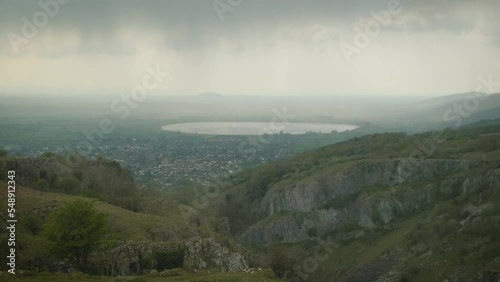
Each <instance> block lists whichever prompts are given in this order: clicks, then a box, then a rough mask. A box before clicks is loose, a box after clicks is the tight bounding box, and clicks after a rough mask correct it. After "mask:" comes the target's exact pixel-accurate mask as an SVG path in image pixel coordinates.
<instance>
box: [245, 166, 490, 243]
mask: <svg viewBox="0 0 500 282" xmlns="http://www.w3.org/2000/svg"><path fill="white" fill-rule="evenodd" d="M480 164H481V163H480V162H479V161H464V160H407V159H405V160H400V159H391V160H370V161H360V162H357V163H355V164H351V165H350V166H347V167H345V168H343V169H341V170H337V171H334V172H332V173H330V174H326V175H325V174H322V175H321V176H317V177H314V178H312V180H311V179H307V180H302V181H298V182H295V183H294V184H292V185H291V186H290V185H289V184H282V183H277V184H276V185H274V186H273V187H271V188H270V189H269V190H268V191H267V193H266V195H265V196H264V198H263V199H262V201H261V203H260V210H261V212H263V213H264V214H267V218H265V219H264V220H262V221H260V222H258V223H257V224H255V225H253V226H251V227H250V228H249V229H248V230H247V231H246V232H244V233H243V234H242V235H241V236H240V238H239V239H240V241H241V242H242V243H245V244H248V243H253V242H270V241H272V240H276V239H278V240H282V241H284V242H298V241H301V240H304V239H307V238H308V237H309V236H311V231H312V230H313V229H314V230H315V232H318V233H321V232H326V231H328V230H334V229H336V228H339V227H341V226H344V225H346V224H353V223H354V224H357V225H359V226H364V227H371V226H373V225H374V224H376V223H389V222H391V221H392V220H393V219H394V218H395V217H396V216H398V215H400V214H403V213H406V212H411V211H413V210H417V209H420V208H422V207H425V206H427V205H429V204H430V203H432V202H434V201H435V200H436V198H437V197H438V195H446V194H451V193H457V192H458V193H462V192H464V191H466V192H470V191H473V190H474V189H475V188H474V187H476V186H477V185H478V183H479V182H480V179H479V178H478V179H461V178H460V177H457V176H456V174H457V173H459V172H461V171H465V170H468V169H471V168H474V167H477V166H478V165H480ZM450 175H455V176H450ZM449 176H450V177H449ZM436 178H441V179H444V180H440V181H441V184H443V185H437V184H435V180H436ZM415 182H417V183H419V185H418V186H419V187H413V188H415V189H413V188H412V187H410V186H411V185H409V184H407V183H415ZM284 183H285V182H284ZM413 186H414V185H413ZM450 187H458V188H457V189H459V191H455V190H456V189H455V188H450ZM350 195H351V196H352V195H353V196H355V197H351V198H349V196H350ZM358 195H359V196H358ZM336 199H337V200H341V201H344V200H343V199H345V201H344V203H342V204H341V206H339V205H338V204H337V205H336V206H335V205H330V206H329V203H331V202H332V201H333V200H336Z"/></svg>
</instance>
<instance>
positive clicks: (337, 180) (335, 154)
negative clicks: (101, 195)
mask: <svg viewBox="0 0 500 282" xmlns="http://www.w3.org/2000/svg"><path fill="white" fill-rule="evenodd" d="M215 206H217V207H215ZM214 209H216V210H218V212H219V213H220V214H221V215H222V216H226V217H228V219H229V223H230V227H231V232H232V234H233V235H234V236H236V237H237V238H238V240H239V241H240V242H242V243H243V244H245V245H247V246H249V247H251V248H255V249H256V250H257V251H261V252H264V253H265V252H267V251H268V248H269V247H270V246H273V245H276V244H280V245H286V246H288V247H290V248H291V249H292V250H294V251H295V252H297V253H301V254H302V255H300V256H299V257H300V259H298V260H296V262H295V266H294V271H293V272H294V275H295V276H294V277H296V278H297V277H301V278H302V279H304V278H305V279H306V280H310V281H332V280H331V277H337V278H336V279H335V281H376V280H377V279H381V280H379V281H402V280H405V281H408V280H412V281H443V280H444V279H449V280H450V281H451V280H452V279H455V278H454V277H458V278H461V279H462V280H457V281H471V280H473V279H476V278H477V277H480V278H481V279H482V278H484V277H489V276H491V275H493V276H495V275H500V274H498V273H500V268H499V267H500V248H499V247H500V237H498V236H497V232H496V231H494V230H496V228H499V227H500V216H499V214H500V126H499V125H498V124H496V125H490V126H476V127H468V128H461V129H458V130H444V131H440V132H428V133H424V134H418V135H404V134H375V135H371V136H365V137H361V138H354V139H352V140H349V141H346V142H342V143H339V144H335V145H331V146H327V147H324V148H321V149H319V150H314V151H310V152H307V153H304V154H301V155H298V156H297V157H294V158H292V159H290V160H287V161H282V162H277V163H273V164H270V165H267V166H264V167H259V168H256V169H254V170H251V171H247V172H244V173H242V174H239V175H236V176H234V177H233V178H232V185H229V186H227V187H225V188H224V189H223V193H221V196H220V197H219V200H218V201H217V202H216V203H215V202H214ZM318 242H323V243H324V244H323V243H321V244H320V243H318ZM325 246H327V247H325ZM325 248H328V249H330V250H333V251H332V252H328V255H327V256H326V258H324V259H323V258H322V260H312V261H311V260H308V258H309V259H310V258H311V257H314V255H315V254H316V253H317V252H321V251H323V252H324V249H325ZM312 262H314V263H315V264H316V267H311V263H312ZM307 264H309V266H307ZM313 265H314V264H313ZM313 268H314V271H306V270H311V269H313ZM304 273H306V274H307V275H305V274H304ZM495 277H497V276H495ZM498 277H500V276H498ZM458 278H457V279H458ZM297 279H299V278H297ZM391 279H392V280H391ZM439 279H440V280H439ZM477 279H479V278H477ZM485 279H486V278H485ZM292 280H293V279H292ZM481 281H483V280H481ZM488 281H489V280H488ZM492 281H493V280H492Z"/></svg>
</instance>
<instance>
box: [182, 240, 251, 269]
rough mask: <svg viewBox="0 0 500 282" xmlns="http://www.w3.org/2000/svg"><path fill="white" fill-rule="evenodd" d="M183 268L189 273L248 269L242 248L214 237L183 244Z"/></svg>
mask: <svg viewBox="0 0 500 282" xmlns="http://www.w3.org/2000/svg"><path fill="white" fill-rule="evenodd" d="M185 247H186V255H185V258H184V265H185V268H186V269H188V270H189V271H195V272H196V271H199V270H206V269H217V270H219V271H223V272H226V271H227V272H234V271H241V270H244V269H247V268H248V263H247V261H246V260H245V257H244V256H243V254H242V252H243V250H242V248H241V247H240V248H238V246H237V245H236V242H233V244H231V242H230V241H227V240H226V241H221V240H218V239H216V238H215V237H209V238H199V239H193V240H190V241H188V242H186V243H185Z"/></svg>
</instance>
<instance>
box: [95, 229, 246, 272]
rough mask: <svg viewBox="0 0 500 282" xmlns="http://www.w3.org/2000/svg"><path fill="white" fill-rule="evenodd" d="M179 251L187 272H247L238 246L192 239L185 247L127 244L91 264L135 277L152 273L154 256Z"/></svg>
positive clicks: (225, 242)
mask: <svg viewBox="0 0 500 282" xmlns="http://www.w3.org/2000/svg"><path fill="white" fill-rule="evenodd" d="M178 251H182V252H184V260H183V261H184V264H183V265H182V267H183V268H184V269H185V270H187V271H199V270H210V269H218V270H220V271H228V272H232V271H241V270H243V269H247V268H248V264H247V262H246V259H245V257H244V255H243V254H242V253H243V250H242V248H241V246H239V245H238V244H237V243H236V242H232V243H230V242H228V241H222V240H221V239H217V238H215V237H209V238H194V239H192V240H190V241H187V242H184V243H168V242H153V241H144V242H137V241H127V242H123V243H122V244H120V246H118V247H116V248H114V249H112V250H111V251H109V252H105V253H97V254H94V255H93V257H92V258H91V261H92V262H93V265H94V267H97V268H99V269H101V270H102V271H103V272H105V273H106V274H108V275H121V276H125V275H137V274H143V273H150V272H151V270H152V269H153V267H154V263H153V260H154V254H155V253H172V252H178ZM178 267H180V266H178ZM162 270H163V269H162Z"/></svg>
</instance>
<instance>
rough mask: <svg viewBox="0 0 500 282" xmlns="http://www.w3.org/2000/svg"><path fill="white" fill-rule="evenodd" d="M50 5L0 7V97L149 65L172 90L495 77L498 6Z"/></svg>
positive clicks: (434, 85) (299, 89)
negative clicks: (365, 34) (365, 35)
mask: <svg viewBox="0 0 500 282" xmlns="http://www.w3.org/2000/svg"><path fill="white" fill-rule="evenodd" d="M54 1H56V0H41V1H40V2H41V3H45V2H47V3H52V5H50V7H51V9H49V10H48V12H50V14H51V15H47V13H48V12H45V10H44V9H43V8H42V7H41V6H40V4H39V1H19V0H0V92H4V93H5V92H7V93H13V92H15V93H17V92H23V93H33V94H36V93H42V94H43V93H69V94H71V93H90V94H92V93H110V94H111V93H113V94H114V93H117V92H124V91H130V89H132V88H133V87H134V86H136V85H138V84H140V83H141V81H142V78H143V77H144V76H145V68H146V67H147V66H151V67H153V68H155V67H156V66H157V65H159V68H160V69H161V70H162V71H165V72H167V71H168V72H169V73H170V79H169V81H168V82H165V83H163V84H162V85H161V86H160V87H159V88H158V89H156V90H155V92H156V93H165V94H175V95H193V94H199V93H202V92H218V93H222V94H226V95H242V94H255V95H299V94H315V95H318V94H321V95H345V94H364V95H367V94H368V95H415V94H420V95H429V96H433V95H443V94H451V93H459V92H467V91H473V90H474V89H475V88H476V86H477V85H478V83H479V82H478V77H479V76H487V75H489V74H493V76H494V77H498V75H500V15H499V14H500V12H499V11H500V1H498V0H484V1H481V0H476V1H470V0H449V1H444V0H413V1H411V0H401V2H400V5H399V6H398V5H397V3H396V4H394V3H393V4H391V3H390V2H391V1H379V0H366V1H352V0H343V1H341V0H330V1H311V0H308V1H297V0H267V1H257V0H242V1H241V0H217V1H215V2H214V1H212V0H209V1H202V0H200V1H192V0H179V1H149V0H142V1H129V0H120V1H118V0H117V1H106V0H85V1H83V0H71V1H68V0H65V1H62V0H60V2H61V3H59V2H54ZM66 1H68V3H63V2H66ZM239 2H241V3H239ZM54 3H58V4H57V7H55V6H54V5H53V4H54ZM382 10H384V11H385V12H382V14H383V15H386V16H387V13H390V15H391V17H390V19H388V18H387V17H386V18H385V19H384V18H382V19H379V20H378V22H377V20H376V19H375V17H374V16H373V15H372V11H374V12H377V13H378V12H379V11H382ZM51 11H54V13H52V12H51ZM390 11H392V12H390ZM382 14H381V15H382ZM44 15H46V18H44ZM34 16H35V17H34ZM23 17H24V18H25V19H27V21H28V22H29V23H28V24H27V23H26V21H25V20H23ZM44 20H46V23H45V24H44ZM29 25H34V26H35V28H37V29H38V30H37V31H36V32H33V31H32V30H31V29H30V28H29V27H27V26H29ZM360 30H361V31H365V30H368V31H369V32H370V33H371V36H369V42H368V43H367V44H366V42H364V43H363V42H361V41H359V42H357V43H356V42H355V37H356V35H358V37H360V36H359V34H360ZM360 43H363V44H360ZM346 46H347V47H346ZM346 50H347V52H346ZM349 52H350V53H349ZM349 54H350V55H349ZM346 55H347V56H346Z"/></svg>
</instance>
